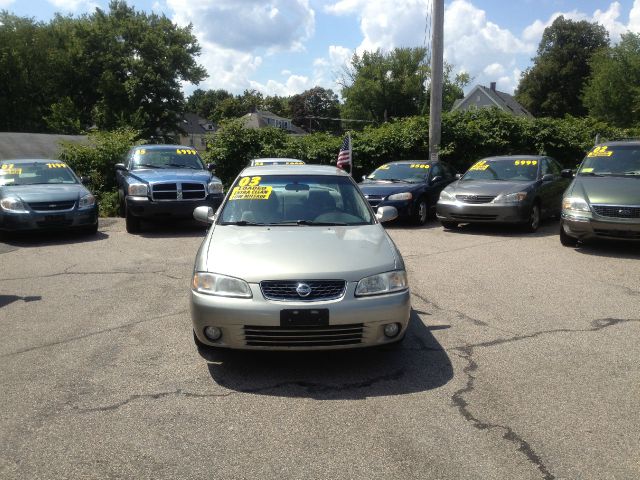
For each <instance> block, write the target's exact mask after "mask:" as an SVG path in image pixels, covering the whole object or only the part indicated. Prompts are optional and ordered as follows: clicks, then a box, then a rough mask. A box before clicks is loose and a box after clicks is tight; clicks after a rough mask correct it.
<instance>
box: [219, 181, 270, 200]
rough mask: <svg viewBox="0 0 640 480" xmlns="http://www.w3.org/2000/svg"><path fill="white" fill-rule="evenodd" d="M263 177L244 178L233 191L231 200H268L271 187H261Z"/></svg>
mask: <svg viewBox="0 0 640 480" xmlns="http://www.w3.org/2000/svg"><path fill="white" fill-rule="evenodd" d="M260 180H262V177H242V178H241V179H240V181H239V182H238V185H239V186H237V187H234V189H233V190H232V191H231V196H230V197H229V200H268V199H269V197H270V196H271V189H272V187H271V186H268V187H263V186H260Z"/></svg>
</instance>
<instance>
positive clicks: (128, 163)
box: [116, 145, 224, 233]
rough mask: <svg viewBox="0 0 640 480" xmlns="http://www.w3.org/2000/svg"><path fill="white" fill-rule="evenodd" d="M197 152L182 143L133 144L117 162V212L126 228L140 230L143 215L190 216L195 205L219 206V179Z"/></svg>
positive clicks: (156, 216) (150, 216) (158, 216)
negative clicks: (120, 160)
mask: <svg viewBox="0 0 640 480" xmlns="http://www.w3.org/2000/svg"><path fill="white" fill-rule="evenodd" d="M212 170H213V165H205V164H204V163H203V161H202V159H201V158H200V155H198V152H197V151H196V150H195V149H193V148H189V147H185V146H183V145H136V146H135V147H133V148H131V150H129V153H128V154H127V156H126V158H125V161H124V163H119V164H117V165H116V181H117V182H118V197H119V201H120V215H121V216H123V217H125V218H126V223H127V232H129V233H136V232H139V231H140V227H141V221H142V219H148V220H153V219H167V218H175V219H180V218H193V211H194V209H195V208H196V207H200V206H208V207H212V208H213V209H214V210H215V209H217V208H218V206H219V205H220V203H221V202H222V199H223V197H224V193H223V188H222V182H221V181H220V179H219V178H218V177H216V176H214V175H213V173H212Z"/></svg>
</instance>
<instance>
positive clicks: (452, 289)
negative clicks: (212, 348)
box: [0, 219, 640, 479]
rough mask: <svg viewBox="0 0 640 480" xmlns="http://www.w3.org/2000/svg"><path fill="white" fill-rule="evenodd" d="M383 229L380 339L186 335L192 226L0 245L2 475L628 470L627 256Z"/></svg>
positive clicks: (545, 239)
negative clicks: (388, 340) (394, 340)
mask: <svg viewBox="0 0 640 480" xmlns="http://www.w3.org/2000/svg"><path fill="white" fill-rule="evenodd" d="M557 228H558V225H557V223H554V222H551V223H548V224H546V225H544V226H543V227H542V229H541V230H540V232H538V233H537V234H535V235H526V234H520V233H519V232H514V231H513V230H510V229H508V228H492V227H475V228H471V227H464V228H462V229H460V230H459V231H455V232H447V231H444V230H443V229H441V228H440V227H439V226H438V225H437V224H436V223H434V222H430V223H429V224H427V225H426V226H425V227H423V228H407V227H406V226H403V225H392V226H390V227H389V228H388V231H389V232H390V234H391V236H392V237H393V239H394V241H395V242H396V243H397V245H398V247H399V248H400V250H401V251H402V253H403V255H404V257H405V261H406V264H407V270H408V272H409V279H410V283H411V288H412V304H413V308H414V313H413V319H412V326H411V329H410V331H409V333H408V336H407V338H406V340H405V342H404V343H403V344H402V345H401V346H400V347H399V348H385V349H375V350H359V351H346V352H332V353H319V352H314V353H302V354H287V353H269V354H262V353H247V352H219V353H215V354H212V355H210V356H207V358H203V357H201V356H200V355H198V353H197V351H196V349H195V347H194V345H193V341H192V338H191V330H190V329H191V327H190V319H189V313H188V301H187V292H188V288H189V279H190V276H191V269H192V262H193V258H194V256H195V252H196V250H197V248H198V246H199V243H200V239H201V238H202V235H203V232H202V229H200V228H198V227H192V226H188V225H187V226H185V227H184V228H167V227H153V228H151V229H150V230H148V231H146V232H145V233H143V234H142V235H139V236H134V235H128V234H126V233H125V231H124V222H123V221H122V220H120V219H108V220H104V221H102V222H101V227H100V233H99V234H98V236H96V237H95V238H86V237H82V236H80V235H47V236H41V237H33V236H27V237H20V238H17V239H13V240H11V241H10V242H9V243H7V244H0V336H1V338H2V339H3V341H2V342H0V358H2V362H1V363H0V379H1V380H0V382H1V383H0V392H2V393H0V400H1V401H2V405H3V408H2V409H1V410H0V445H1V446H2V448H0V478H3V479H5V478H6V479H23V478H30V479H31V478H43V479H45V478H47V479H49V478H141V479H146V478H149V479H151V478H154V479H156V478H202V477H207V478H211V477H213V478H219V479H224V478H234V479H235V478H273V477H276V476H277V477H279V478H291V479H297V478H303V477H304V478H366V479H372V478H385V479H386V478H420V479H422V478H442V479H477V478H483V479H485V478H487V479H491V478H495V479H514V478H518V479H521V478H522V479H556V478H557V479H561V478H580V479H588V478H593V479H601V478H615V479H627V478H628V479H636V478H640V460H638V458H639V457H638V454H637V452H638V451H640V421H639V420H638V419H639V418H640V402H638V399H639V398H640V362H638V358H640V355H639V354H640V346H639V345H640V342H639V341H638V339H639V338H640V308H639V307H638V295H640V288H639V287H638V285H640V248H638V246H633V245H627V244H602V245H595V246H584V247H580V248H577V249H571V248H565V247H562V246H561V245H560V242H559V240H558V236H557Z"/></svg>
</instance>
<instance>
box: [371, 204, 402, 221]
mask: <svg viewBox="0 0 640 480" xmlns="http://www.w3.org/2000/svg"><path fill="white" fill-rule="evenodd" d="M376 218H377V219H378V221H379V222H380V223H385V222H390V221H391V220H395V219H396V218H398V210H397V209H396V207H378V211H377V213H376Z"/></svg>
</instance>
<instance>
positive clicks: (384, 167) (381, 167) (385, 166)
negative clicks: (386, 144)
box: [378, 165, 389, 170]
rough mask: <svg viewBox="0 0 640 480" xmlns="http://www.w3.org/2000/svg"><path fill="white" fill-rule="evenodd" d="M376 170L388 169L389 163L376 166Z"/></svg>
mask: <svg viewBox="0 0 640 480" xmlns="http://www.w3.org/2000/svg"><path fill="white" fill-rule="evenodd" d="M378 170H389V165H382V166H380V167H378Z"/></svg>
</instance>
